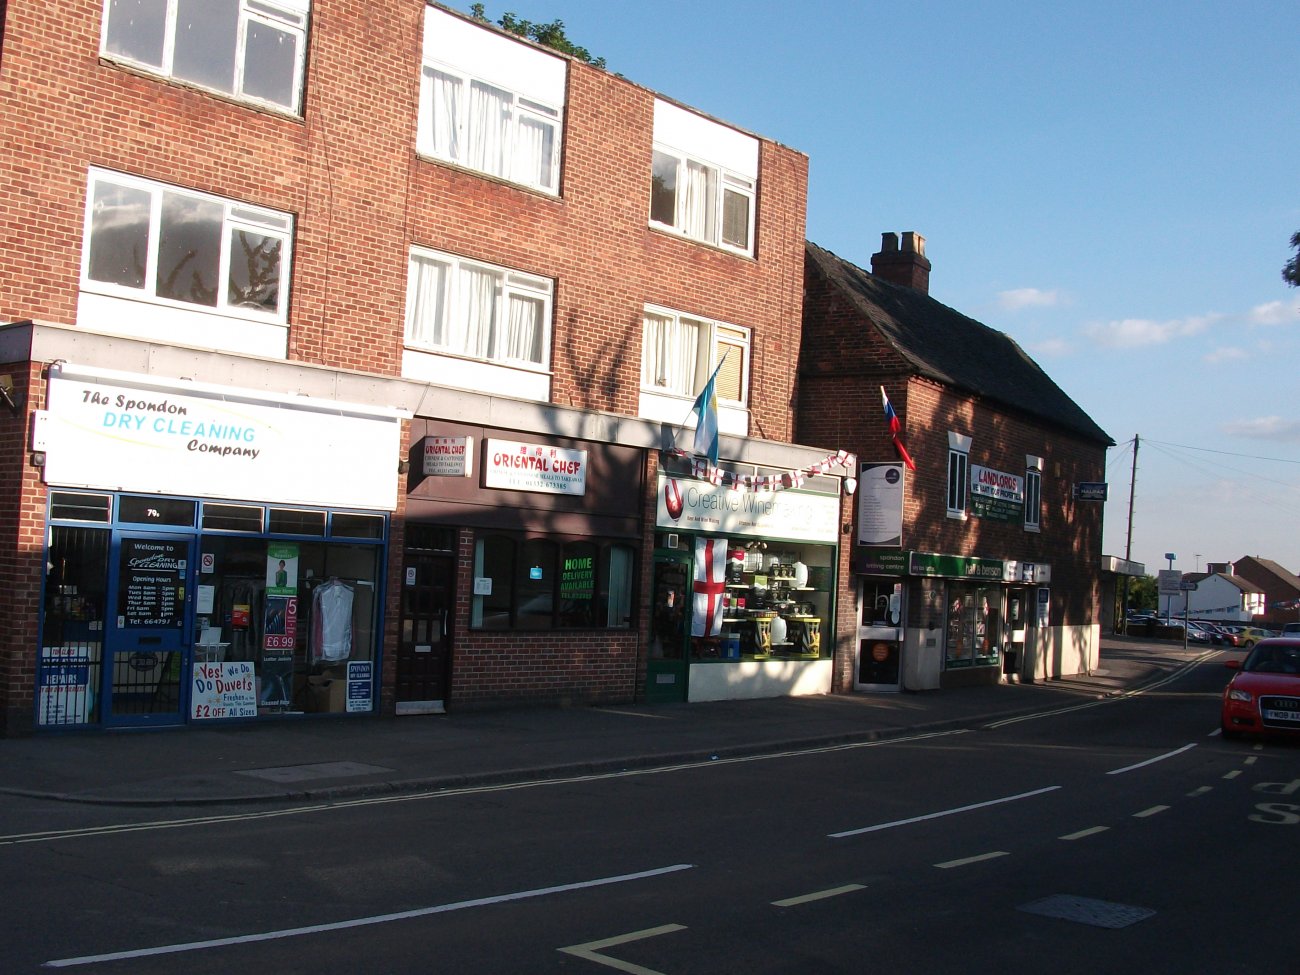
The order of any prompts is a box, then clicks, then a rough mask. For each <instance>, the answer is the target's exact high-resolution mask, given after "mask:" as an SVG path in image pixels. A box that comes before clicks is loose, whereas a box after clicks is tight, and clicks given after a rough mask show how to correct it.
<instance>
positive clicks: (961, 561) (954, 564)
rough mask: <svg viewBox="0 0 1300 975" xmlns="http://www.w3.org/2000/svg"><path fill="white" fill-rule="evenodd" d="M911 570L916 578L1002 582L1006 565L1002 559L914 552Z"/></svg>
mask: <svg viewBox="0 0 1300 975" xmlns="http://www.w3.org/2000/svg"><path fill="white" fill-rule="evenodd" d="M909 569H910V572H911V574H912V575H914V576H945V577H948V578H955V579H997V580H998V581H1001V580H1002V578H1003V575H1004V574H1005V572H1006V563H1004V562H1003V561H1002V560H1001V559H980V558H975V557H974V556H966V555H935V554H932V553H928V552H912V553H911V559H910V562H909Z"/></svg>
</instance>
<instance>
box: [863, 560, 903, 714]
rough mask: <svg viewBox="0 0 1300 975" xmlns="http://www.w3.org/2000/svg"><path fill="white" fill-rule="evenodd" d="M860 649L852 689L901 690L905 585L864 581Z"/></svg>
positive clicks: (885, 580) (887, 581)
mask: <svg viewBox="0 0 1300 975" xmlns="http://www.w3.org/2000/svg"><path fill="white" fill-rule="evenodd" d="M858 607H859V610H858V649H857V665H856V667H855V668H854V679H853V688H854V690H860V691H883V692H891V691H898V690H899V689H900V688H901V686H902V673H903V584H902V583H901V582H899V581H896V580H894V579H889V578H883V579H881V578H871V577H867V578H864V579H863V580H862V581H861V582H860V583H859V587H858Z"/></svg>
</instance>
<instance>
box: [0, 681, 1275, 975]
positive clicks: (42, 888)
mask: <svg viewBox="0 0 1300 975" xmlns="http://www.w3.org/2000/svg"><path fill="white" fill-rule="evenodd" d="M1226 678H1227V674H1226V672H1225V671H1224V670H1223V668H1222V667H1221V665H1219V664H1217V663H1207V664H1202V665H1200V666H1198V667H1197V668H1195V669H1194V670H1193V671H1191V672H1190V673H1187V674H1185V675H1183V676H1181V677H1179V678H1178V679H1177V680H1174V681H1171V682H1169V683H1166V684H1164V685H1162V686H1156V687H1153V688H1151V689H1149V690H1147V691H1145V692H1144V693H1142V694H1140V695H1137V696H1134V697H1129V698H1123V699H1109V700H1096V701H1083V702H1081V703H1080V704H1078V705H1074V706H1072V707H1070V708H1068V709H1066V710H1062V711H1060V712H1057V713H1051V714H1044V715H1040V716H1033V717H1030V718H1022V719H1015V720H1013V721H1010V722H1003V723H1000V724H995V725H991V726H988V727H984V728H979V729H974V730H970V731H965V732H955V733H946V734H939V735H932V736H927V737H916V738H912V739H904V740H897V741H891V742H879V743H874V744H870V745H857V746H849V747H839V748H834V749H828V750H824V751H820V752H815V753H802V754H792V755H784V756H762V757H753V758H746V759H736V760H723V761H717V762H708V763H704V764H701V765H694V766H689V767H681V768H673V769H663V770H653V771H646V770H640V771H636V772H630V773H623V774H613V775H603V776H594V777H589V778H584V779H579V780H567V781H555V782H543V783H534V784H532V785H528V786H519V787H495V788H477V789H467V790H463V791H458V792H444V793H438V794H434V795H425V796H401V797H397V796H392V797H384V798H371V799H362V800H357V801H352V802H335V803H332V804H317V805H309V806H299V807H276V808H268V807H265V806H259V807H256V808H247V809H237V808H231V809H222V810H215V811H210V812H206V813H205V814H204V815H201V816H194V815H190V814H182V815H179V816H176V817H165V818H160V817H159V816H158V815H157V813H156V812H155V813H153V814H150V813H148V812H143V811H134V812H130V813H125V812H121V811H117V812H114V811H113V810H105V809H102V808H93V807H89V808H88V807H76V808H69V807H59V808H57V809H55V808H51V809H50V810H49V812H50V818H49V823H50V826H51V830H52V832H51V833H49V834H48V835H46V836H44V837H42V838H40V840H39V841H36V842H27V841H23V840H21V838H19V837H18V836H17V835H16V834H15V833H14V832H12V831H10V830H8V829H6V831H5V835H0V880H3V883H4V889H5V890H6V891H8V892H9V894H10V896H9V903H8V909H7V910H6V912H5V916H4V919H3V921H0V935H2V936H3V939H4V943H5V945H6V950H5V952H4V957H5V964H4V969H5V971H6V972H35V971H43V970H49V968H50V967H56V968H71V969H73V970H76V971H87V972H96V973H99V972H104V973H116V972H131V973H164V972H165V973H173V972H177V971H185V972H190V973H208V972H212V973H230V972H275V973H298V972H302V973H312V975H325V973H345V972H346V973H357V972H364V973H385V972H391V973H408V972H409V973H417V972H418V973H426V972H459V973H477V972H491V973H496V972H502V973H534V972H536V973H545V972H571V973H583V972H590V973H592V975H599V973H601V972H602V971H604V972H609V971H624V972H633V973H642V975H653V973H662V975H686V973H705V972H708V973H719V972H721V973H730V972H744V973H747V975H749V973H769V972H771V973H776V972H783V973H784V972H789V973H820V972H828V973H829V972H846V973H847V972H853V973H865V972H889V973H899V972H963V973H965V972H969V973H986V972H987V973H993V972H997V973H1005V972H1007V971H1009V970H1010V971H1015V972H1038V971H1042V972H1053V973H1071V972H1081V973H1082V972H1088V973H1095V972H1143V973H1153V972H1156V973H1158V972H1179V973H1187V972H1215V973H1230V972H1252V973H1254V972H1261V971H1263V972H1270V973H1271V972H1279V973H1280V972H1284V971H1295V970H1296V969H1297V967H1298V966H1297V964H1296V955H1297V954H1300V948H1297V947H1296V945H1295V939H1294V929H1295V905H1296V904H1300V871H1296V870H1294V863H1295V862H1296V853H1297V852H1300V746H1296V745H1290V744H1273V743H1266V744H1263V745H1259V744H1256V743H1253V742H1249V741H1247V742H1225V741H1223V740H1222V739H1221V738H1220V737H1219V736H1218V734H1217V730H1216V729H1217V726H1218V717H1217V698H1218V692H1219V691H1220V690H1221V688H1222V687H1223V684H1224V683H1225V682H1226ZM34 811H35V810H34V809H33V808H32V807H31V806H29V805H24V806H23V807H22V808H21V810H17V812H19V813H20V814H21V817H22V818H23V819H26V817H27V816H28V815H30V814H31V813H33V812H34ZM8 821H9V818H8V817H6V816H4V814H0V827H3V826H4V824H5V823H6V822H8Z"/></svg>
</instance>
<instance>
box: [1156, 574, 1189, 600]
mask: <svg viewBox="0 0 1300 975" xmlns="http://www.w3.org/2000/svg"><path fill="white" fill-rule="evenodd" d="M1156 588H1157V589H1158V590H1159V591H1160V595H1162V596H1169V595H1172V594H1173V593H1176V592H1182V589H1183V574H1182V573H1181V572H1179V571H1178V570H1177V569H1161V570H1160V571H1159V572H1157V573H1156Z"/></svg>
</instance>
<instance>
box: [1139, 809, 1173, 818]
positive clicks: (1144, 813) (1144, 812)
mask: <svg viewBox="0 0 1300 975" xmlns="http://www.w3.org/2000/svg"><path fill="white" fill-rule="evenodd" d="M1168 808H1169V807H1168V806H1152V807H1151V808H1150V809H1143V810H1142V811H1141V812H1135V813H1134V814H1133V818H1134V819H1146V818H1147V817H1148V816H1154V815H1155V814H1156V813H1162V812H1164V811H1165V810H1166V809H1168Z"/></svg>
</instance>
